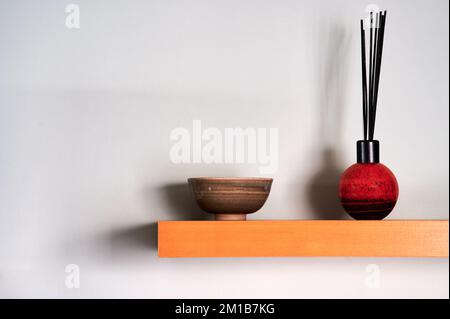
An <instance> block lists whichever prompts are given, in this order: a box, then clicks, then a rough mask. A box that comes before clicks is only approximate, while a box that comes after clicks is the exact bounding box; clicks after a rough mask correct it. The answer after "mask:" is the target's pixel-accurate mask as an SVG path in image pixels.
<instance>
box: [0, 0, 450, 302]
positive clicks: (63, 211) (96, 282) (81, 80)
mask: <svg viewBox="0 0 450 319" xmlns="http://www.w3.org/2000/svg"><path fill="white" fill-rule="evenodd" d="M73 2H74V3H76V4H78V5H79V6H80V9H81V28H80V29H68V28H66V27H65V18H66V13H65V6H66V5H67V4H68V3H70V2H69V1H55V0H47V1H31V0H29V1H22V0H19V1H16V0H15V1H6V0H5V1H3V0H1V1H0V43H1V45H0V150H1V151H0V297H63V298H71V297H149V298H160V297H161V298H162V297H171V298H175V297H176V298H178V297H185V298H195V297H212V298H215V297H224V298H225V297H246V298H251V297H254V298H278V297H283V298H317V297H320V298H329V297H336V298H347V297H350V298H360V297H361V298H369V297H374V298H391V297H404V298H416V297H424V298H431V297H438V298H444V297H445V298H448V297H449V275H448V274H449V273H448V271H449V264H448V259H367V258H366V259H363V258H361V259H358V258H292V259H164V260H162V259H158V258H157V256H156V248H155V245H156V240H155V231H156V229H155V224H154V223H155V222H156V221H157V220H160V219H164V220H171V219H192V218H196V219H203V218H208V216H206V214H204V213H202V212H200V211H199V210H198V209H197V208H196V207H195V204H194V203H193V202H192V199H191V198H190V197H189V196H190V194H189V193H188V192H187V189H186V186H185V183H186V178H187V177H191V176H199V175H206V176H208V175H244V176H252V175H258V173H259V172H258V165H253V164H247V165H202V164H184V165H175V164H173V163H171V161H170V160H169V150H170V148H171V146H172V143H171V141H170V140H169V134H170V132H171V130H172V129H173V128H175V127H179V126H182V127H187V128H189V127H191V125H192V120H193V119H200V120H202V122H203V124H204V125H205V126H212V127H217V128H219V129H223V128H225V127H238V126H241V127H277V128H279V130H280V131H279V132H280V145H279V151H280V154H279V155H280V168H279V170H278V171H277V173H276V174H274V175H273V177H274V179H275V183H274V187H273V189H272V193H271V195H270V198H269V200H268V202H267V203H266V205H265V207H264V208H263V209H262V210H261V211H260V212H258V213H257V214H255V215H253V216H252V217H251V218H253V219H312V218H316V219H336V218H346V216H345V214H343V213H342V211H341V210H340V209H339V208H338V204H337V201H336V198H335V191H336V181H337V179H338V178H339V174H340V173H341V172H342V171H343V169H344V168H345V167H347V166H349V165H350V164H351V163H352V162H354V157H355V152H354V148H355V146H354V144H355V141H356V139H359V138H360V136H361V102H360V100H361V92H360V91H361V90H360V56H359V52H360V51H359V29H358V19H359V18H361V17H363V16H364V10H365V7H366V4H367V2H365V1H356V0H355V1H350V0H348V1H334V0H323V1H316V0H310V1H299V0H283V1H275V0H265V1H257V0H251V1H249V0H247V1H237V0H228V1H224V0H195V1H181V0H180V1H174V0H169V1H162V0H161V1H125V0H120V1H101V0H96V1H87V0H77V1H75V0H74V1H73ZM378 4H379V5H380V7H382V8H387V9H388V22H387V27H386V39H385V52H384V53H385V55H384V58H383V69H382V79H381V87H380V99H379V109H378V118H377V130H376V134H377V137H378V138H379V139H380V140H381V142H382V161H383V162H384V163H386V164H387V165H388V166H389V167H391V169H392V170H393V171H394V172H395V173H396V175H397V177H398V180H399V184H400V189H401V193H400V200H399V202H398V205H397V207H396V209H395V211H394V212H393V213H392V215H391V216H390V218H393V219H448V215H449V197H448V196H449V195H448V192H449V171H448V163H449V152H448V143H449V140H448V136H449V122H448V118H449V107H448V106H449V99H448V84H449V83H448V68H449V64H448V61H449V54H448V52H449V51H448V36H449V34H448V26H449V25H448V9H449V8H448V2H447V1H446V0H440V1H438V0H434V1H425V0H423V1H401V0H395V1H394V0H391V1H387V0H386V1H380V2H379V3H378ZM67 264H77V265H79V267H80V271H81V287H80V289H67V288H66V287H65V278H66V273H65V266H66V265H67ZM369 264H376V265H378V267H380V268H379V269H380V274H381V277H380V278H381V283H380V284H381V285H380V287H379V288H376V289H374V288H370V287H369V286H368V285H367V284H366V281H367V278H368V273H367V272H366V270H367V269H368V268H367V266H368V265H369ZM369 269H370V268H369Z"/></svg>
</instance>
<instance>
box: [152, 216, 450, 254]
mask: <svg viewBox="0 0 450 319" xmlns="http://www.w3.org/2000/svg"><path fill="white" fill-rule="evenodd" d="M448 237H449V228H448V220H386V221H354V220H321V221H319V220H295V221H294V220H271V221H160V222H158V255H159V257H168V258H173V257H189V258H192V257H309V256H345V257H448V250H449V245H448Z"/></svg>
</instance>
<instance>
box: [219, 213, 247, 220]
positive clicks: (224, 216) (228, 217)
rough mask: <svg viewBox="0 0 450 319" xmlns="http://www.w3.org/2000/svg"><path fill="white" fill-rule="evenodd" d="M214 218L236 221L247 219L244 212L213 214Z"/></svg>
mask: <svg viewBox="0 0 450 319" xmlns="http://www.w3.org/2000/svg"><path fill="white" fill-rule="evenodd" d="M215 218H216V220H227V221H236V220H247V215H246V214H215Z"/></svg>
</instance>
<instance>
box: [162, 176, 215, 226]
mask: <svg viewBox="0 0 450 319" xmlns="http://www.w3.org/2000/svg"><path fill="white" fill-rule="evenodd" d="M160 191H161V195H162V198H163V199H164V202H165V207H166V209H167V214H168V215H169V216H171V217H170V218H169V219H173V220H208V219H211V215H210V214H207V213H205V212H203V211H202V210H201V209H200V208H199V207H198V206H197V204H196V202H195V199H194V196H193V194H192V191H191V189H190V187H189V184H188V183H187V181H186V182H184V183H172V184H166V185H164V186H162V187H161V188H160Z"/></svg>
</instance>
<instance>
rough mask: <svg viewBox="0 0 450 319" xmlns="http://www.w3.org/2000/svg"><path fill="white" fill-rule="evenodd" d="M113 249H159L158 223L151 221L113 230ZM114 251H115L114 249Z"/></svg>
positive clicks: (111, 235) (111, 236)
mask: <svg viewBox="0 0 450 319" xmlns="http://www.w3.org/2000/svg"><path fill="white" fill-rule="evenodd" d="M110 238H111V244H112V248H113V250H117V251H124V250H125V251H127V250H128V251H129V250H143V251H148V249H149V248H151V249H152V250H157V249H158V224H157V223H150V224H145V225H138V226H132V227H129V228H123V229H119V230H116V231H113V232H112V233H111V234H110ZM113 253H114V251H113Z"/></svg>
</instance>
